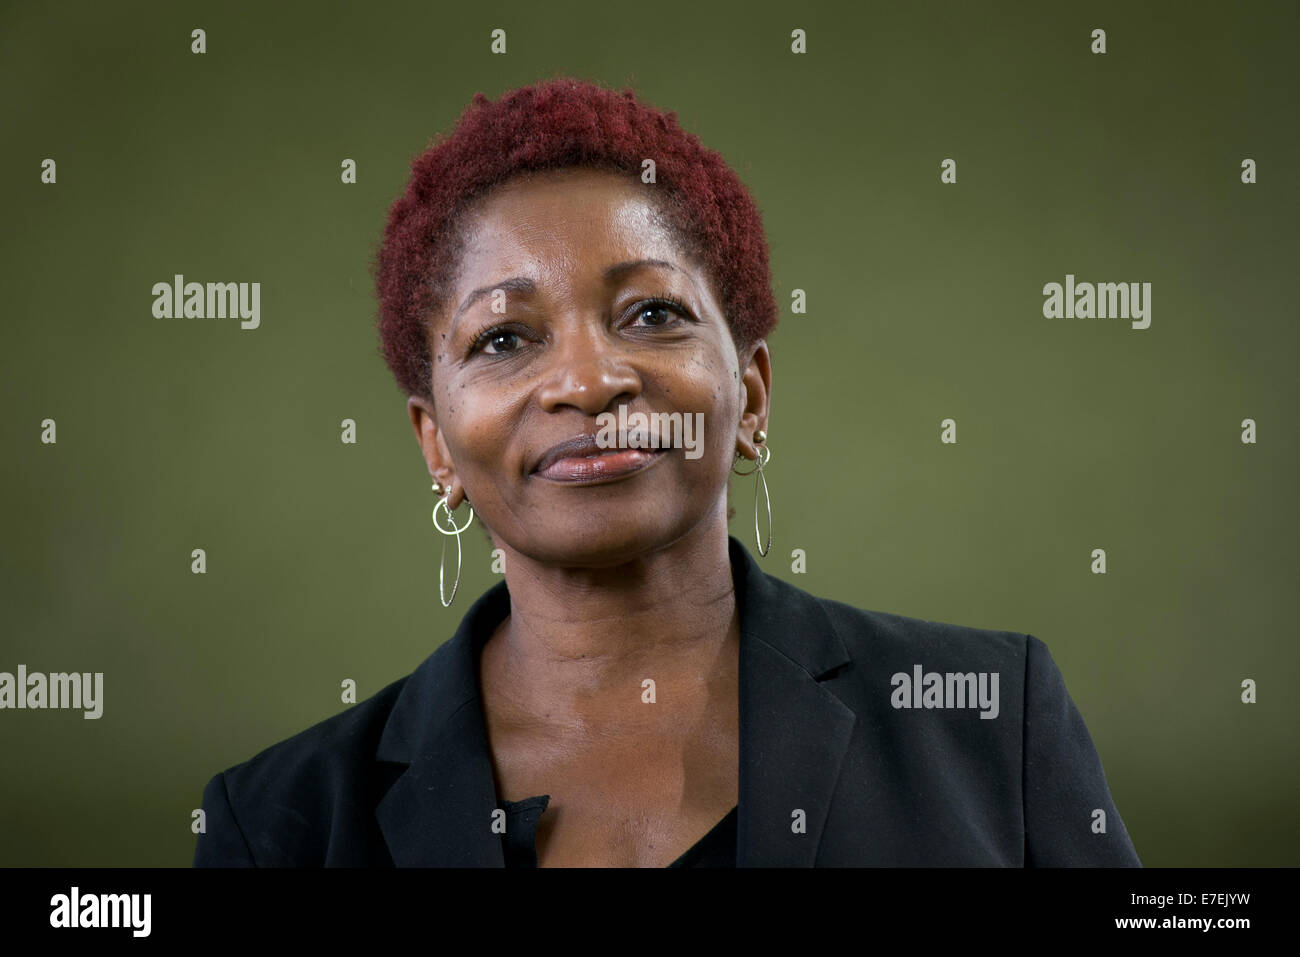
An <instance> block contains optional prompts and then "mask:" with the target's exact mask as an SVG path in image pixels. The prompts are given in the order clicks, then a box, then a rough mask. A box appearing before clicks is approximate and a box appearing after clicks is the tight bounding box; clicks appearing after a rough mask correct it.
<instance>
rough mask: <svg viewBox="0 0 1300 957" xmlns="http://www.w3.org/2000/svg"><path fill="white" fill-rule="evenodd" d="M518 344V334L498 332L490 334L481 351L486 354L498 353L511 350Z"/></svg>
mask: <svg viewBox="0 0 1300 957" xmlns="http://www.w3.org/2000/svg"><path fill="white" fill-rule="evenodd" d="M518 344H519V336H517V335H516V334H515V333H513V332H498V333H496V334H494V335H490V336H488V338H487V341H486V343H484V346H483V351H484V352H486V353H487V354H488V355H499V354H500V353H503V352H513V351H514V349H515V347H516V346H517V345H518Z"/></svg>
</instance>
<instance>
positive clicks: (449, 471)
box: [410, 169, 770, 567]
mask: <svg viewBox="0 0 1300 957" xmlns="http://www.w3.org/2000/svg"><path fill="white" fill-rule="evenodd" d="M653 188H654V187H653V186H643V185H641V184H640V183H639V182H636V181H631V182H629V181H628V179H627V178H626V177H624V176H622V175H619V174H615V173H610V172H604V171H598V170H589V169H566V170H558V171H548V172H544V173H529V174H525V175H523V176H520V177H516V178H514V179H512V180H511V181H509V182H507V183H506V184H504V185H502V186H501V187H499V188H497V189H496V190H494V191H493V192H492V193H490V194H488V195H487V196H486V197H485V198H484V199H483V200H482V201H481V202H480V203H479V204H478V205H476V206H475V207H474V209H473V211H472V213H471V215H470V216H469V217H468V218H467V219H466V221H465V236H466V242H465V247H464V250H465V251H464V254H463V257H462V259H461V263H460V269H459V273H458V275H457V278H456V279H455V282H454V285H453V291H452V295H451V296H450V297H449V299H448V302H447V304H446V305H445V306H444V307H443V308H442V309H440V310H438V311H436V312H435V313H434V314H433V315H432V316H431V321H430V347H431V351H432V357H433V377H432V381H433V396H434V405H433V407H432V408H431V407H429V405H428V403H426V402H424V401H423V400H421V399H419V398H413V399H411V403H410V411H411V417H412V421H413V423H414V424H415V427H416V433H417V436H418V437H419V439H420V444H421V447H422V448H423V450H424V453H425V457H426V459H427V460H428V462H429V467H430V470H431V472H432V473H433V474H434V475H435V476H437V477H438V478H439V480H440V481H442V482H443V484H444V485H447V484H452V487H453V489H454V491H453V495H452V498H451V501H450V503H449V504H451V505H452V506H453V507H455V506H456V505H458V504H459V502H460V501H461V499H462V497H468V499H469V501H470V502H471V503H472V505H473V507H474V510H475V513H476V514H477V515H480V516H482V519H483V521H484V522H486V524H487V525H488V526H489V527H490V528H491V530H492V532H493V533H494V535H495V537H496V540H497V543H498V544H504V545H507V546H509V547H510V548H512V549H514V550H515V551H517V552H520V553H522V554H524V555H527V556H529V557H531V558H533V559H535V560H537V561H540V562H544V563H548V564H561V565H568V566H591V567H595V566H601V565H608V564H614V563H617V562H620V561H626V560H628V559H630V558H634V557H636V556H637V555H639V554H643V553H645V552H648V551H652V550H655V549H657V548H662V547H664V546H667V545H669V544H671V543H673V542H675V541H677V540H678V539H680V538H682V537H683V536H684V535H686V534H687V533H689V532H691V531H692V530H693V529H696V528H697V527H699V526H700V525H701V523H702V522H705V521H708V520H720V521H721V522H722V524H723V525H724V526H725V510H726V482H727V476H728V474H729V472H730V469H731V465H732V463H733V461H734V455H735V453H736V452H737V450H738V449H740V450H744V451H745V453H746V454H747V455H748V456H749V457H752V456H753V455H754V445H753V442H752V440H753V435H754V432H755V430H756V429H765V428H766V425H767V395H768V390H769V385H770V371H769V366H768V356H767V347H766V345H765V344H763V343H759V344H758V345H757V346H756V347H755V348H754V349H752V350H749V351H750V353H751V354H752V355H753V357H754V358H753V361H752V362H751V361H749V359H750V356H748V355H747V356H745V357H739V356H737V353H736V349H735V345H734V343H733V341H732V338H731V333H730V330H729V329H728V327H727V324H726V321H725V319H724V318H723V314H722V309H721V307H720V305H719V302H718V299H717V296H716V293H715V290H714V288H713V284H712V281H711V279H710V278H709V276H708V275H707V274H706V272H705V271H704V270H703V269H702V268H701V267H699V266H697V265H696V264H695V263H693V262H691V261H688V260H687V259H686V257H685V255H684V253H683V250H682V249H681V247H680V246H679V245H678V243H677V241H676V240H675V239H674V237H673V235H672V233H671V232H670V230H669V228H668V226H667V225H666V223H665V222H664V221H663V220H662V218H661V217H660V216H659V215H658V212H657V209H656V207H655V206H653V205H652V204H651V203H650V202H649V201H648V200H647V198H646V190H647V189H653ZM663 298H670V299H674V300H677V301H679V302H680V303H681V307H680V308H679V307H678V306H677V305H672V304H667V303H664V302H659V301H655V300H660V299H663ZM742 358H743V359H744V360H745V362H744V364H743V365H742V362H741V360H742ZM620 406H625V414H626V415H627V416H628V419H627V420H624V422H625V423H626V424H627V425H635V424H636V422H637V419H636V417H635V416H634V413H637V412H640V413H643V414H645V415H646V416H647V417H649V416H650V415H651V414H653V413H679V415H677V416H675V417H672V418H660V419H659V422H660V423H661V424H665V425H667V424H669V423H673V424H676V423H680V425H681V428H670V429H669V430H665V431H664V432H662V433H661V438H660V442H661V444H668V442H669V440H670V439H673V438H675V439H676V441H677V445H678V446H679V447H671V448H664V449H661V450H650V451H649V452H630V453H629V452H627V450H625V449H609V450H605V449H601V448H594V449H586V450H581V449H580V450H578V451H576V452H572V453H570V454H569V455H568V456H567V457H565V458H563V460H562V461H559V462H557V463H556V464H554V465H552V466H550V467H545V462H544V461H543V459H544V457H546V456H547V455H548V453H552V454H551V458H554V457H555V454H554V449H555V447H556V446H557V445H559V444H560V443H562V442H566V441H569V440H573V439H575V438H581V437H584V436H586V437H595V436H597V435H598V434H599V433H600V432H601V427H602V425H604V424H606V422H607V421H609V420H606V419H603V418H600V416H601V414H602V413H611V414H613V415H614V416H618V415H619V407H620ZM434 409H436V410H437V412H436V415H435V414H434ZM688 419H689V423H688V421H687V420H688ZM650 421H653V420H650ZM688 424H689V426H690V428H691V431H690V432H688V431H687V430H686V429H687V426H688ZM697 426H698V428H697ZM619 427H620V426H619V424H615V425H614V426H613V428H612V430H609V429H607V430H606V432H605V433H604V434H605V436H606V438H608V437H609V436H610V435H612V434H616V433H617V431H618V429H619ZM688 442H689V447H681V446H686V445H687V443H688ZM596 453H599V454H600V457H599V458H596V459H589V458H586V456H588V455H591V454H596ZM462 492H463V496H462V494H461V493H462ZM460 521H463V518H462V519H460Z"/></svg>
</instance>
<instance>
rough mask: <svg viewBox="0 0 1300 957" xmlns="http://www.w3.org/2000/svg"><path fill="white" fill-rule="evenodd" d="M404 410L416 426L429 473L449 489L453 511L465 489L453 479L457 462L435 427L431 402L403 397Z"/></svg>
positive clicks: (436, 414) (434, 411)
mask: <svg viewBox="0 0 1300 957" xmlns="http://www.w3.org/2000/svg"><path fill="white" fill-rule="evenodd" d="M406 410H407V412H408V413H409V414H410V416H411V425H412V426H414V427H415V440H416V441H417V442H419V443H420V451H421V452H422V453H423V455H424V461H425V462H426V463H428V466H429V475H430V476H431V477H432V478H433V479H434V480H436V481H438V482H441V483H442V485H443V487H444V488H448V489H450V490H451V492H450V496H449V497H448V499H447V507H448V508H449V509H451V510H452V511H453V512H454V511H455V510H456V509H457V508H459V507H460V503H461V502H462V501H464V499H465V489H464V488H463V487H462V486H461V485H460V483H459V482H458V481H457V480H456V465H455V463H453V462H452V460H451V451H450V450H449V449H448V448H447V440H446V439H444V438H443V435H442V431H441V430H440V429H439V428H438V412H437V410H436V409H435V408H434V405H433V403H432V402H431V401H429V400H428V399H425V398H423V397H421V396H418V395H413V396H411V397H410V398H409V399H407V400H406ZM430 484H432V483H430Z"/></svg>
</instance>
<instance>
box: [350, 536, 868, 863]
mask: <svg viewBox="0 0 1300 957" xmlns="http://www.w3.org/2000/svg"><path fill="white" fill-rule="evenodd" d="M728 550H729V553H730V557H731V571H732V579H733V581H734V583H735V587H736V602H737V604H738V606H739V607H740V676H739V681H740V701H739V707H740V782H739V791H740V799H739V802H738V804H739V820H738V822H737V864H738V866H741V867H746V866H748V867H781V866H785V867H808V866H812V864H813V862H814V861H815V859H816V856H817V848H818V846H819V844H820V842H821V838H822V830H823V826H824V824H825V821H826V816H827V813H828V811H829V809H830V802H831V797H832V794H833V792H834V790H835V784H836V781H837V779H838V777H839V770H840V765H841V763H842V761H843V759H844V754H845V751H846V750H847V748H848V744H849V739H850V737H851V735H852V731H853V726H854V722H855V720H856V717H855V715H854V713H853V711H852V710H851V709H850V708H848V707H847V706H846V705H845V704H844V703H843V702H841V701H840V699H839V698H837V697H836V696H835V695H834V694H833V693H832V692H831V691H830V690H829V689H828V688H827V687H826V686H824V685H823V684H822V683H821V682H822V681H823V680H824V679H825V678H827V677H829V675H830V674H831V673H832V672H834V671H835V670H836V669H838V668H840V667H841V666H843V665H844V664H846V663H848V662H849V660H850V656H849V653H848V650H847V649H846V647H845V645H844V642H843V640H842V639H841V637H840V635H839V634H838V633H837V632H836V630H835V627H834V625H833V624H832V622H831V620H830V617H829V616H828V615H827V614H826V611H825V609H824V608H823V607H822V605H821V602H820V600H819V599H817V598H815V597H814V596H812V595H810V594H808V593H807V592H805V591H803V590H801V589H799V588H796V587H794V586H793V585H790V584H788V583H786V582H784V581H782V580H781V579H779V578H775V577H773V576H770V575H767V574H765V573H764V572H763V570H762V569H761V568H759V566H758V563H757V562H755V561H754V559H753V557H751V556H750V554H749V552H748V551H747V550H746V549H745V547H744V546H743V545H741V543H740V542H739V541H738V540H737V539H736V538H734V537H729V540H728ZM509 612H510V593H509V591H508V590H507V588H506V584H505V582H504V581H502V582H498V583H497V584H496V585H494V586H493V587H492V588H490V589H488V591H487V592H485V593H484V594H483V595H482V596H480V597H479V599H478V600H477V601H475V602H474V604H473V605H472V606H471V607H470V609H469V611H468V612H466V614H465V617H464V618H463V619H462V620H461V623H460V627H459V628H457V630H456V633H455V634H454V635H453V636H452V637H451V639H450V640H449V641H447V642H446V643H445V644H443V645H442V646H441V647H439V648H438V650H437V651H435V652H434V653H433V654H432V655H430V656H429V657H428V658H427V659H425V661H424V662H423V663H422V664H421V665H420V666H419V667H418V668H417V669H416V670H415V671H414V672H413V673H412V674H411V676H410V677H409V678H408V679H407V681H406V683H405V685H404V686H403V688H402V690H401V692H400V693H399V694H398V697H397V700H396V701H395V702H394V704H393V708H392V710H391V712H390V714H389V718H388V721H387V723H386V725H385V727H384V731H383V735H382V737H381V738H380V742H379V747H378V749H377V751H376V755H375V757H376V759H377V760H379V761H385V762H391V763H395V764H404V765H406V766H407V767H406V770H405V771H404V772H402V773H401V774H400V776H399V777H398V778H397V780H396V781H395V782H394V783H393V785H392V787H391V788H390V789H389V790H388V793H387V794H386V795H385V796H384V797H383V799H382V800H380V802H379V804H378V805H377V807H376V811H375V813H376V817H377V819H378V822H379V827H380V830H381V831H382V833H383V835H384V840H385V841H386V842H387V844H388V849H389V852H390V853H391V855H392V858H393V862H394V863H395V864H397V865H398V866H404V867H411V866H414V867H421V866H459V867H492V866H495V867H502V866H504V864H505V858H504V855H503V852H502V847H501V839H500V835H498V834H494V833H493V832H492V830H491V820H492V819H491V814H492V810H493V809H494V808H496V807H497V806H498V801H497V795H496V781H495V778H494V776H493V771H492V760H491V755H490V752H489V750H488V737H487V726H486V723H485V721H484V716H483V708H482V700H481V697H480V692H479V684H478V661H479V652H480V651H481V649H482V646H483V643H484V642H485V641H486V639H487V637H488V636H489V635H491V633H492V630H493V629H494V628H495V626H496V625H497V624H498V623H499V622H500V621H501V619H503V618H504V617H505V616H506V615H507V614H509Z"/></svg>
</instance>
